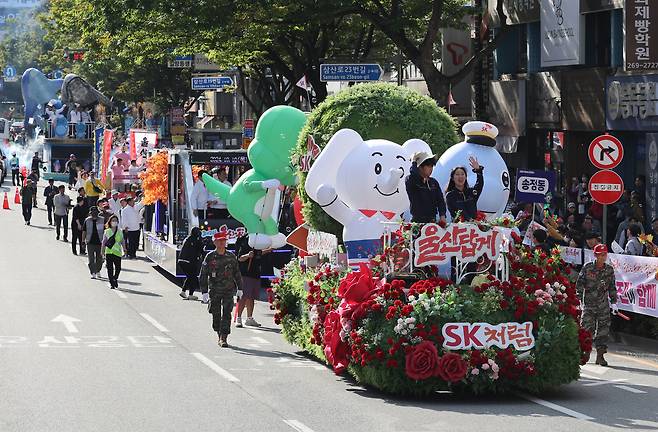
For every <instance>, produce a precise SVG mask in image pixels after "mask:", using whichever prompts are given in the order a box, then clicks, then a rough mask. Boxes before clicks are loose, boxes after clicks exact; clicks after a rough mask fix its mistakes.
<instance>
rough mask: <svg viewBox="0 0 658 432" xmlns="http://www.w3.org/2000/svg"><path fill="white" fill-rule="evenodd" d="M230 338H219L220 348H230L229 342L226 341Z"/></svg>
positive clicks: (224, 336)
mask: <svg viewBox="0 0 658 432" xmlns="http://www.w3.org/2000/svg"><path fill="white" fill-rule="evenodd" d="M227 338H228V336H227V335H221V336H220V337H219V346H221V347H222V348H228V341H227V340H226V339H227Z"/></svg>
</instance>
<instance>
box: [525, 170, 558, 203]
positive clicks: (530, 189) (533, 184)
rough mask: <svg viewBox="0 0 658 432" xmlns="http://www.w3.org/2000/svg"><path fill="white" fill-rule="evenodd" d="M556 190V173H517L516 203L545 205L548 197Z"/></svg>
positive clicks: (526, 171) (527, 171)
mask: <svg viewBox="0 0 658 432" xmlns="http://www.w3.org/2000/svg"><path fill="white" fill-rule="evenodd" d="M554 189H555V173H554V172H552V171H536V170H522V169H519V170H517V172H516V195H515V200H516V202H524V203H525V202H530V203H544V202H546V195H547V194H549V193H551V192H554Z"/></svg>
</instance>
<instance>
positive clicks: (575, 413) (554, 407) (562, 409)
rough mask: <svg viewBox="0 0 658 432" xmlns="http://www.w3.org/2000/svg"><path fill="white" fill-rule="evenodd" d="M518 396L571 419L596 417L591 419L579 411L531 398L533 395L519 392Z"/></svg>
mask: <svg viewBox="0 0 658 432" xmlns="http://www.w3.org/2000/svg"><path fill="white" fill-rule="evenodd" d="M516 394H517V396H519V397H522V398H523V399H526V400H529V401H530V402H534V403H536V404H538V405H541V406H543V407H546V408H549V409H552V410H554V411H558V412H561V413H562V414H566V415H568V416H570V417H574V418H577V419H578V420H594V417H590V416H588V415H585V414H583V413H579V412H578V411H574V410H572V409H569V408H567V407H563V406H561V405H558V404H554V403H553V402H549V401H547V400H544V399H539V398H537V397H535V396H531V395H529V394H526V393H521V392H517V393H516Z"/></svg>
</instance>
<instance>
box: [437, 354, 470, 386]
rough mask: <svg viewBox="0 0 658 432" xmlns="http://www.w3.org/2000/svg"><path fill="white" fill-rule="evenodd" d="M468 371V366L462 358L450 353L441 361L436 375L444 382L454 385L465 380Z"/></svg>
mask: <svg viewBox="0 0 658 432" xmlns="http://www.w3.org/2000/svg"><path fill="white" fill-rule="evenodd" d="M467 369H468V364H467V363H466V362H465V361H464V359H463V358H462V356H460V355H459V354H455V353H448V354H446V355H444V356H443V357H441V358H440V359H439V363H438V365H437V368H436V373H437V375H438V376H440V377H441V378H442V379H443V380H444V381H448V382H451V383H454V382H458V381H461V380H462V379H464V377H465V376H466V371H467Z"/></svg>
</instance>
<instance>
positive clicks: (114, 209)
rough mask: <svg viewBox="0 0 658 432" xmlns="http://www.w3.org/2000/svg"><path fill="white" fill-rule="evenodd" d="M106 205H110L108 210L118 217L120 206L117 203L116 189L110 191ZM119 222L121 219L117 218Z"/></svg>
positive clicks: (117, 194) (117, 193)
mask: <svg viewBox="0 0 658 432" xmlns="http://www.w3.org/2000/svg"><path fill="white" fill-rule="evenodd" d="M107 203H108V204H109V205H110V210H111V211H112V213H114V214H115V215H117V216H119V210H121V204H120V203H119V192H118V191H117V190H116V189H113V190H112V197H111V198H110V199H109V200H107ZM119 220H121V217H119Z"/></svg>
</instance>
